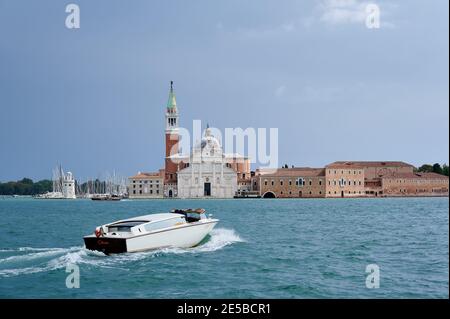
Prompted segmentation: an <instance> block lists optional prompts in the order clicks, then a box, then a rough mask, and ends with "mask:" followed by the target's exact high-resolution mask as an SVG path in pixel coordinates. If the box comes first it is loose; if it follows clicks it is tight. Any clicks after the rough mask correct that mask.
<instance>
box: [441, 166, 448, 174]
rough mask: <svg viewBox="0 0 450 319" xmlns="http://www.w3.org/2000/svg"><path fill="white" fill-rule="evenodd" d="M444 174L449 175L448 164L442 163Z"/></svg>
mask: <svg viewBox="0 0 450 319" xmlns="http://www.w3.org/2000/svg"><path fill="white" fill-rule="evenodd" d="M442 174H444V175H445V176H448V165H447V164H444V165H442Z"/></svg>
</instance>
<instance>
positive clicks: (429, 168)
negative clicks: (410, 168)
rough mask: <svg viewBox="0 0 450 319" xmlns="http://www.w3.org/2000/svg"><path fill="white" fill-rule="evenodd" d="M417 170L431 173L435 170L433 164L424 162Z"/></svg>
mask: <svg viewBox="0 0 450 319" xmlns="http://www.w3.org/2000/svg"><path fill="white" fill-rule="evenodd" d="M417 171H418V172H422V173H431V172H432V171H433V166H431V165H430V164H423V165H422V166H420V167H419V169H418V170H417Z"/></svg>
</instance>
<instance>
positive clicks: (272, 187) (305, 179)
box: [252, 167, 326, 198]
mask: <svg viewBox="0 0 450 319" xmlns="http://www.w3.org/2000/svg"><path fill="white" fill-rule="evenodd" d="M325 181H326V178H325V170H324V169H323V168H309V167H296V168H279V169H277V170H275V171H274V170H270V169H263V170H256V172H255V176H254V177H253V178H252V182H253V186H254V187H256V188H258V187H259V193H260V196H261V197H263V198H275V197H276V198H296V197H305V198H307V197H324V196H325V191H326V183H325Z"/></svg>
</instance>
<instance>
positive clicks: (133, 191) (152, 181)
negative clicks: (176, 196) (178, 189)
mask: <svg viewBox="0 0 450 319" xmlns="http://www.w3.org/2000/svg"><path fill="white" fill-rule="evenodd" d="M128 180H129V184H128V185H129V186H128V193H129V198H131V199H144V198H163V189H164V170H160V171H159V172H157V173H141V172H139V173H137V174H136V175H135V176H132V177H130V178H129V179H128Z"/></svg>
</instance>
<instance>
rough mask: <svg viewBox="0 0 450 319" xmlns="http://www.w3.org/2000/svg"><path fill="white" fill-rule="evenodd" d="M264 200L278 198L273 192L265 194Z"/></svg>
mask: <svg viewBox="0 0 450 319" xmlns="http://www.w3.org/2000/svg"><path fill="white" fill-rule="evenodd" d="M262 197H263V198H276V197H277V196H276V195H275V193H273V192H265V193H264V195H263V196H262Z"/></svg>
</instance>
